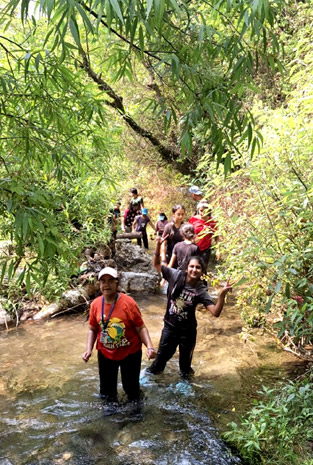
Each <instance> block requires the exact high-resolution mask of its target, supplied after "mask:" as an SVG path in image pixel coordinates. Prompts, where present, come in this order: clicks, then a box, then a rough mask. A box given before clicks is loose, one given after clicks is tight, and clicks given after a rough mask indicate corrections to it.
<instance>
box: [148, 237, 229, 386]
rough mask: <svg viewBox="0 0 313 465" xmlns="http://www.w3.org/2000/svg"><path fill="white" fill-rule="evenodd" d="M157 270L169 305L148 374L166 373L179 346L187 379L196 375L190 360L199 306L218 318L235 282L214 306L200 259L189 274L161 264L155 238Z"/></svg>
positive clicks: (189, 268) (192, 262)
mask: <svg viewBox="0 0 313 465" xmlns="http://www.w3.org/2000/svg"><path fill="white" fill-rule="evenodd" d="M156 241H157V242H156V247H155V253H154V261H153V264H154V267H155V268H156V269H157V270H158V271H159V272H161V274H162V277H163V278H164V279H166V281H168V291H167V306H166V312H165V316H164V328H163V330H162V334H161V339H160V342H159V348H158V353H157V357H156V359H155V361H154V362H153V363H152V365H151V366H150V367H149V368H147V372H148V373H153V374H158V373H162V372H163V371H164V368H165V366H166V364H167V362H168V361H169V360H170V359H171V358H172V357H173V355H174V354H175V352H176V349H177V347H179V368H180V374H181V376H182V377H183V378H184V379H187V380H188V379H190V377H191V376H192V374H193V370H192V368H191V361H192V356H193V351H194V348H195V345H196V337H197V320H196V307H197V305H198V304H203V305H204V307H205V308H206V310H208V311H209V312H210V313H211V314H212V315H213V316H215V317H219V316H220V314H221V311H222V309H223V306H224V302H225V297H226V294H227V293H228V292H229V291H231V290H232V283H230V282H229V280H228V281H227V282H226V284H225V286H224V287H223V289H222V290H221V291H220V293H219V296H218V299H217V302H216V303H215V304H214V302H213V301H212V299H211V297H210V296H209V294H208V292H207V287H206V286H205V284H204V283H203V281H202V280H201V276H202V274H203V273H204V272H205V265H204V263H203V261H202V260H201V258H200V257H190V259H189V261H188V262H187V269H186V272H184V271H180V270H175V269H173V268H169V267H167V266H164V265H161V264H160V247H161V241H162V239H160V238H157V239H156Z"/></svg>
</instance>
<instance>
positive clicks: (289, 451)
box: [224, 373, 313, 465]
mask: <svg viewBox="0 0 313 465" xmlns="http://www.w3.org/2000/svg"><path fill="white" fill-rule="evenodd" d="M312 380H313V379H312V373H309V374H308V376H307V377H306V378H304V379H303V380H299V381H295V382H288V383H286V384H285V383H284V384H280V385H278V386H277V387H276V388H274V389H267V388H265V387H263V391H261V392H259V393H258V394H259V395H261V397H262V399H261V400H259V401H256V405H255V406H254V407H253V408H252V409H251V410H250V412H249V413H248V414H247V415H246V416H245V417H244V418H243V419H241V421H240V423H239V425H238V424H237V423H235V422H232V423H231V424H229V425H228V426H229V428H230V429H229V431H228V432H226V433H225V434H224V438H225V439H226V441H227V442H229V443H230V444H232V445H233V446H235V447H236V448H237V449H238V451H239V453H240V455H241V456H242V457H243V458H244V459H246V460H247V461H248V462H249V463H250V464H251V465H253V464H260V463H266V464H267V465H271V464H273V465H274V464H275V465H289V464H290V465H296V464H299V465H300V464H301V465H311V464H312V458H311V457H312V442H311V441H312V434H313V409H312V403H313V393H312V389H311V386H312Z"/></svg>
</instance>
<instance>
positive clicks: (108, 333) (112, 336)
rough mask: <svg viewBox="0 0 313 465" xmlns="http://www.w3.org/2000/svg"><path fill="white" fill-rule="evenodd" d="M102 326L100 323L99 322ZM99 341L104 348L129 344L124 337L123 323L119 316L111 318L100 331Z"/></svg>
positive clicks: (115, 347) (114, 347)
mask: <svg viewBox="0 0 313 465" xmlns="http://www.w3.org/2000/svg"><path fill="white" fill-rule="evenodd" d="M99 324H100V326H102V323H101V322H100V323H99ZM100 342H101V343H102V344H103V346H104V347H105V348H106V349H117V348H119V347H125V346H129V345H130V342H129V341H128V340H127V338H126V337H125V323H123V321H122V320H120V319H119V318H111V319H110V321H109V324H108V326H107V327H106V329H105V330H104V331H101V335H100Z"/></svg>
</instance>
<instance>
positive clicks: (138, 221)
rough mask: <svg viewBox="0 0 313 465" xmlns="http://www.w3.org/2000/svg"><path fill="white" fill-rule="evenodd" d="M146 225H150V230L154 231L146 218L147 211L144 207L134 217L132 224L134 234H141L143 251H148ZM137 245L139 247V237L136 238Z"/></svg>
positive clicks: (147, 217)
mask: <svg viewBox="0 0 313 465" xmlns="http://www.w3.org/2000/svg"><path fill="white" fill-rule="evenodd" d="M148 224H150V226H151V228H152V229H154V231H155V227H154V225H153V223H152V222H151V220H150V218H149V216H148V209H147V208H145V207H144V208H142V209H141V212H139V215H137V216H136V217H135V219H134V222H133V229H134V230H135V231H136V232H141V235H142V241H143V245H144V248H145V249H149V243H148V235H147V225H148ZM137 244H138V245H139V246H140V247H141V237H138V238H137Z"/></svg>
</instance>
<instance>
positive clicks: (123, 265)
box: [115, 239, 155, 274]
mask: <svg viewBox="0 0 313 465" xmlns="http://www.w3.org/2000/svg"><path fill="white" fill-rule="evenodd" d="M115 261H116V264H117V269H118V270H119V271H133V272H134V273H153V274H154V273H155V270H154V268H153V266H152V260H151V256H150V255H149V254H148V253H147V252H146V251H145V249H143V248H142V247H139V246H138V245H134V244H132V242H131V241H130V240H127V239H124V240H117V241H116V255H115Z"/></svg>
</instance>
